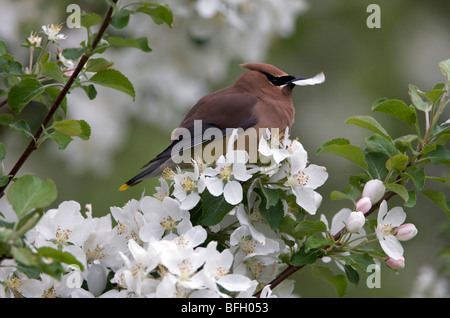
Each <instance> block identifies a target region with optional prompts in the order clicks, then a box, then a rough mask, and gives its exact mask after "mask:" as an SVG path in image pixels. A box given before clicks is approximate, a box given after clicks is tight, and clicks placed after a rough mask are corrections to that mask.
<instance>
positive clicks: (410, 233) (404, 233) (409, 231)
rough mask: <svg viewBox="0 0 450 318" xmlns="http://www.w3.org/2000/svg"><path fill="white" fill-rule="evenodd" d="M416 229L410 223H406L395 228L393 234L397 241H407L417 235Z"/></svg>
mask: <svg viewBox="0 0 450 318" xmlns="http://www.w3.org/2000/svg"><path fill="white" fill-rule="evenodd" d="M417 232H418V231H417V228H416V226H415V225H414V224H412V223H406V224H402V225H400V226H399V227H398V228H396V229H395V230H394V232H393V234H394V235H395V236H396V237H397V239H398V240H399V241H408V240H410V239H412V238H413V237H414V236H416V234H417Z"/></svg>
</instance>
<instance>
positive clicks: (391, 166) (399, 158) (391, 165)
mask: <svg viewBox="0 0 450 318" xmlns="http://www.w3.org/2000/svg"><path fill="white" fill-rule="evenodd" d="M408 161H409V157H408V156H406V155H403V154H398V155H396V156H393V157H391V158H389V159H388V161H386V169H388V170H389V171H392V170H399V171H403V170H405V169H406V167H407V166H408Z"/></svg>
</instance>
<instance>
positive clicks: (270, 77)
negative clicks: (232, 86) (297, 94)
mask: <svg viewBox="0 0 450 318" xmlns="http://www.w3.org/2000/svg"><path fill="white" fill-rule="evenodd" d="M241 67H244V68H247V69H249V70H251V71H256V72H258V73H259V74H261V75H259V76H258V77H257V81H258V84H259V85H266V84H270V85H271V86H275V87H278V88H280V89H283V88H285V87H287V88H288V89H289V90H291V89H292V88H293V87H294V86H296V85H298V86H307V85H316V84H320V83H323V82H324V81H325V75H324V74H323V73H319V74H317V75H316V76H314V77H312V78H304V77H299V76H292V75H289V74H287V73H286V72H283V71H282V70H280V69H278V68H276V67H275V66H273V65H270V64H265V63H248V64H241Z"/></svg>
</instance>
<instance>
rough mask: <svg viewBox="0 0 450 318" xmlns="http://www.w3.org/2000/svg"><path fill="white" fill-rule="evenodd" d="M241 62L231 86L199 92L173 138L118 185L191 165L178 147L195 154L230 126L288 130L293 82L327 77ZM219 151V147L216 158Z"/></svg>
mask: <svg viewBox="0 0 450 318" xmlns="http://www.w3.org/2000/svg"><path fill="white" fill-rule="evenodd" d="M241 66H242V67H244V68H247V69H248V71H246V72H245V73H244V74H242V75H241V76H240V77H239V78H238V80H237V81H236V82H235V83H234V84H233V85H232V86H230V87H227V88H224V89H221V90H219V91H216V92H213V93H211V94H209V95H206V96H204V97H203V98H201V99H200V100H199V101H198V102H197V103H196V104H195V105H194V107H192V109H191V110H190V111H189V112H188V113H187V114H186V116H185V117H184V118H183V120H182V121H181V123H180V125H179V126H178V128H176V129H175V130H174V131H173V133H172V136H171V138H172V143H171V144H170V145H169V146H168V147H167V148H166V149H165V150H164V151H162V152H161V153H160V154H159V155H157V156H156V157H155V158H154V159H152V160H151V161H150V162H148V163H147V164H146V165H144V166H143V167H142V169H144V168H146V169H145V170H144V171H142V172H141V173H139V174H138V175H136V176H135V177H133V178H132V179H130V180H129V181H127V182H126V183H125V184H124V185H122V186H121V187H120V190H125V189H128V188H129V187H131V186H133V185H135V184H137V183H139V182H141V181H142V180H144V179H148V178H153V177H156V176H159V175H161V174H162V172H163V171H164V169H165V168H167V167H168V168H173V167H175V166H177V165H178V166H180V167H181V168H183V167H186V166H191V165H189V164H190V160H187V161H188V162H186V161H184V162H180V159H179V158H178V160H175V157H176V156H177V155H178V154H179V153H181V152H182V151H189V153H188V154H189V157H190V158H194V156H193V155H192V152H191V151H194V153H196V150H198V149H199V147H200V149H202V147H205V145H207V144H209V143H212V142H213V141H214V142H220V139H222V142H223V139H224V138H223V137H225V136H227V135H229V134H230V129H231V128H239V129H241V131H248V130H249V129H250V128H254V131H257V132H258V131H261V129H263V130H264V131H265V130H266V128H268V129H279V130H280V131H282V132H284V131H285V130H286V128H288V129H289V131H290V128H291V126H292V124H293V122H294V113H295V109H294V105H293V103H292V96H291V93H292V89H293V88H294V86H295V85H299V86H306V85H315V84H320V83H322V82H324V81H325V76H324V74H323V73H319V74H317V75H316V76H314V77H313V78H309V79H305V78H302V77H295V76H290V75H288V74H287V73H285V72H283V71H281V70H279V69H278V68H276V67H275V66H272V65H270V64H263V63H250V64H241ZM213 128H214V129H215V132H216V133H215V134H213V136H210V137H208V136H206V131H207V130H208V129H213ZM219 137H220V138H219ZM224 148H225V146H224ZM218 149H222V148H221V147H219V148H218ZM183 153H184V152H183ZM221 153H222V152H220V151H217V153H215V154H214V156H213V157H214V159H217V158H218V156H219V155H220V154H221ZM205 161H206V162H209V160H205ZM183 163H184V164H183ZM209 163H210V162H209Z"/></svg>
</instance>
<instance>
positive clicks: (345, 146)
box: [317, 138, 368, 170]
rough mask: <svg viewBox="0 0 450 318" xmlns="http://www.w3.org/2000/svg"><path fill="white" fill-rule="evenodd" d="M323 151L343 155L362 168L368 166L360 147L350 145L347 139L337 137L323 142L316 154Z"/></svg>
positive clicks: (365, 168)
mask: <svg viewBox="0 0 450 318" xmlns="http://www.w3.org/2000/svg"><path fill="white" fill-rule="evenodd" d="M323 152H328V153H332V154H335V155H338V156H341V157H344V158H346V159H348V160H350V161H352V162H354V163H355V164H357V165H358V166H360V167H361V168H363V169H364V170H367V168H368V167H367V163H366V159H365V156H364V152H363V151H362V150H361V149H360V148H358V147H356V146H354V145H351V144H350V142H349V141H348V140H347V139H344V138H337V139H333V140H331V141H329V142H327V143H325V144H323V145H322V146H321V147H320V148H319V149H318V150H317V154H321V153H323Z"/></svg>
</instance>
